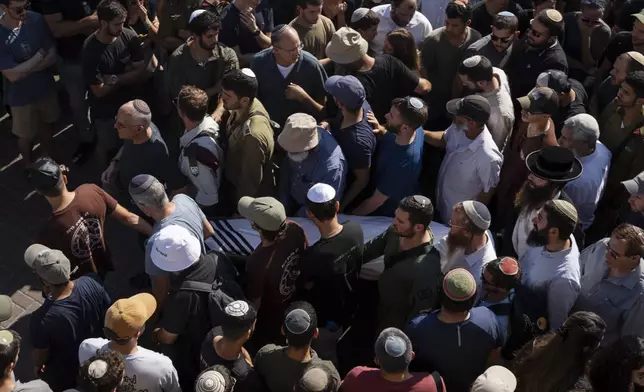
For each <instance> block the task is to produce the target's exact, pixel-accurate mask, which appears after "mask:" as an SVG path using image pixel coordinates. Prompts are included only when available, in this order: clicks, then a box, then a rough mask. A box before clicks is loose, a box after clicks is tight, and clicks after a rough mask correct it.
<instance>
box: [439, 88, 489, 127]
mask: <svg viewBox="0 0 644 392" xmlns="http://www.w3.org/2000/svg"><path fill="white" fill-rule="evenodd" d="M447 111H448V112H449V113H451V114H453V115H455V116H462V117H465V118H468V119H470V120H472V121H476V122H480V123H486V122H487V120H488V119H489V118H490V104H489V103H488V101H487V99H485V98H483V97H481V96H480V95H468V96H467V97H465V98H458V99H452V100H451V101H449V102H447Z"/></svg>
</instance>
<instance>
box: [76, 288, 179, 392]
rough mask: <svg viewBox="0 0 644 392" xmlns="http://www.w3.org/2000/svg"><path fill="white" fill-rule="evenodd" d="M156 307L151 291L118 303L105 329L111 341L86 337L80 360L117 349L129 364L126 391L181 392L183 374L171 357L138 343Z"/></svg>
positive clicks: (108, 311) (79, 353)
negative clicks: (180, 383) (180, 374)
mask: <svg viewBox="0 0 644 392" xmlns="http://www.w3.org/2000/svg"><path fill="white" fill-rule="evenodd" d="M156 308H157V302H156V300H155V299H154V297H153V296H152V295H151V294H148V293H141V294H137V295H135V296H133V297H130V298H124V299H120V300H118V301H116V302H114V304H113V305H112V306H110V308H109V309H108V310H107V313H106V314H105V328H104V329H103V332H104V333H105V336H106V337H107V338H109V339H110V340H107V339H103V338H90V339H85V340H84V341H83V342H82V343H81V344H80V346H79V347H78V360H79V362H80V363H83V362H85V361H86V360H88V359H89V358H91V357H92V356H93V355H95V354H96V353H97V352H101V351H105V350H108V349H110V350H114V351H116V352H119V353H121V354H122V355H123V362H124V364H125V377H124V378H123V383H122V384H121V386H120V388H122V390H124V391H135V392H136V391H147V392H181V387H180V386H179V377H178V376H177V371H176V369H175V368H174V366H173V365H172V361H171V360H170V358H168V357H166V356H165V355H163V354H159V353H157V352H154V351H152V350H148V349H146V348H143V347H140V346H139V345H138V339H139V337H140V336H141V334H142V333H143V330H144V328H145V323H146V322H147V321H148V319H149V318H150V317H152V315H153V314H154V312H155V311H156Z"/></svg>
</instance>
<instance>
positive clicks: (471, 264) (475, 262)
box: [436, 230, 496, 295]
mask: <svg viewBox="0 0 644 392" xmlns="http://www.w3.org/2000/svg"><path fill="white" fill-rule="evenodd" d="M485 236H486V237H487V243H486V244H485V245H483V247H481V248H479V249H477V250H476V251H474V252H472V253H470V254H469V255H466V254H465V252H464V251H463V249H457V250H456V251H455V252H454V254H453V255H451V257H448V256H449V255H448V254H447V250H448V247H447V237H444V238H442V239H441V240H440V241H438V243H437V244H436V250H438V252H439V253H440V254H441V270H442V271H443V273H444V274H446V273H448V272H449V271H451V270H453V269H455V268H465V269H466V270H468V271H469V272H470V273H471V274H472V276H473V277H474V279H476V285H477V286H478V287H479V295H480V293H481V291H480V290H481V287H482V285H481V273H482V272H483V267H484V266H485V265H486V264H487V263H489V262H490V261H492V260H494V259H496V250H494V241H493V240H492V238H493V237H492V233H490V231H489V230H488V231H486V232H485Z"/></svg>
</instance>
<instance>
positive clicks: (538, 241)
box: [519, 200, 580, 330]
mask: <svg viewBox="0 0 644 392" xmlns="http://www.w3.org/2000/svg"><path fill="white" fill-rule="evenodd" d="M577 219H578V216H577V210H576V209H575V206H573V205H572V204H570V203H569V202H567V201H565V200H550V201H547V202H546V204H545V205H544V206H543V208H541V209H540V210H539V212H538V213H537V216H536V217H535V218H534V219H532V224H533V229H532V231H531V232H530V234H529V235H528V244H529V245H531V247H530V248H529V249H528V251H527V252H525V253H524V254H523V256H522V257H521V258H520V259H519V263H520V264H521V269H522V270H523V276H522V278H521V283H523V284H524V285H526V286H527V287H529V288H531V289H532V290H534V291H535V292H536V293H537V294H540V295H541V296H543V298H544V300H546V301H547V308H548V326H549V327H550V329H551V330H553V329H557V328H559V327H560V326H561V325H562V324H563V322H564V321H565V320H566V318H567V317H568V313H569V312H570V309H572V307H573V305H574V304H575V301H577V297H578V296H579V289H580V283H579V280H580V271H579V270H580V268H579V249H577V243H576V242H575V237H574V236H573V235H572V232H573V231H574V230H575V226H576V225H577Z"/></svg>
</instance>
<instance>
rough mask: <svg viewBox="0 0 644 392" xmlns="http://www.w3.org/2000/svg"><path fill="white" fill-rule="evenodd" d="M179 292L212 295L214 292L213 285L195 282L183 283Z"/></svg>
mask: <svg viewBox="0 0 644 392" xmlns="http://www.w3.org/2000/svg"><path fill="white" fill-rule="evenodd" d="M179 290H188V291H200V292H204V293H210V292H212V284H211V283H204V282H197V281H194V280H186V281H184V282H183V283H181V286H180V287H179Z"/></svg>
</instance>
